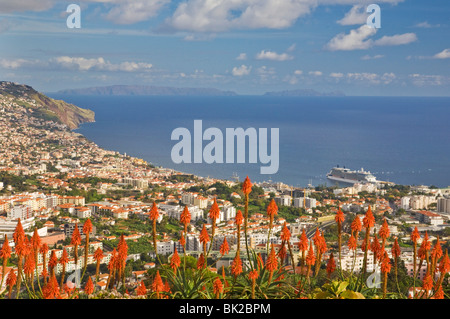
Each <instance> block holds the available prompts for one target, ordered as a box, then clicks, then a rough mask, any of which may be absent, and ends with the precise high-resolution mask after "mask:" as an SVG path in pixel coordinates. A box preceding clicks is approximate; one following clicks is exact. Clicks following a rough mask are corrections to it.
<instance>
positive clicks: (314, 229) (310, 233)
mask: <svg viewBox="0 0 450 319" xmlns="http://www.w3.org/2000/svg"><path fill="white" fill-rule="evenodd" d="M333 224H336V221H335V220H331V221H328V222H324V223H322V224H321V225H319V226H318V227H319V231H322V230H323V229H324V228H327V227H328V226H331V225H333ZM316 229H317V227H312V228H311V229H309V230H308V231H307V232H306V237H308V239H311V238H312V237H313V236H314V234H315V232H316Z"/></svg>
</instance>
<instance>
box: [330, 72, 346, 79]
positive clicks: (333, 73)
mask: <svg viewBox="0 0 450 319" xmlns="http://www.w3.org/2000/svg"><path fill="white" fill-rule="evenodd" d="M330 77H332V78H335V79H340V78H343V77H344V73H339V72H332V73H330Z"/></svg>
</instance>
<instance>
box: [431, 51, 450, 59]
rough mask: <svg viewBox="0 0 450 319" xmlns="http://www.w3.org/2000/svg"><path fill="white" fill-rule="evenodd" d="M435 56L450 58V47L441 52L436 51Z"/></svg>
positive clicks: (437, 57)
mask: <svg viewBox="0 0 450 319" xmlns="http://www.w3.org/2000/svg"><path fill="white" fill-rule="evenodd" d="M433 58H435V59H449V58H450V49H445V50H443V51H441V52H439V53H436V54H435V55H434V56H433Z"/></svg>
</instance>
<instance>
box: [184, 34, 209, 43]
mask: <svg viewBox="0 0 450 319" xmlns="http://www.w3.org/2000/svg"><path fill="white" fill-rule="evenodd" d="M215 37H216V35H215V34H214V33H210V34H188V35H187V36H185V37H184V39H183V40H184V41H211V40H213V39H214V38H215Z"/></svg>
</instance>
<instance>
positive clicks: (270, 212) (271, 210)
mask: <svg viewBox="0 0 450 319" xmlns="http://www.w3.org/2000/svg"><path fill="white" fill-rule="evenodd" d="M277 214H278V206H277V203H276V202H275V200H274V199H273V198H272V200H271V201H270V203H269V205H268V206H267V216H269V218H270V220H271V221H273V218H274V216H275V215H277Z"/></svg>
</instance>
